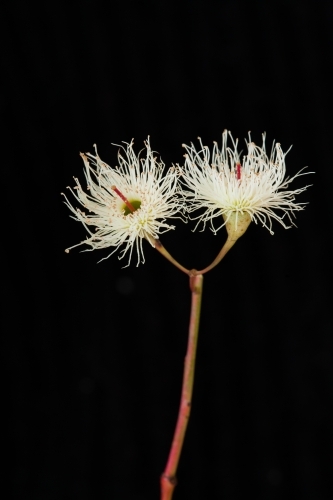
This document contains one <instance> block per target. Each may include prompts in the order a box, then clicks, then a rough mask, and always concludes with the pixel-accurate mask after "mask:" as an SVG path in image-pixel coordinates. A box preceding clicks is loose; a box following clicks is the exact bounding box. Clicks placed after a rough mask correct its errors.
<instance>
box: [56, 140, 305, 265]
mask: <svg viewBox="0 0 333 500" xmlns="http://www.w3.org/2000/svg"><path fill="white" fill-rule="evenodd" d="M199 141H200V149H199V150H198V151H197V150H196V148H195V146H194V145H193V144H192V143H191V145H190V146H187V145H183V147H184V148H185V150H186V154H185V162H184V165H183V166H179V165H177V166H172V167H171V168H170V169H169V170H168V171H167V172H166V173H165V174H164V167H165V165H164V163H163V162H162V161H158V160H157V158H156V157H154V152H153V151H152V150H151V147H150V142H149V138H148V139H147V141H145V143H144V144H145V148H144V149H143V150H142V151H141V152H140V153H139V155H138V156H136V155H135V153H134V151H133V141H132V142H131V143H130V144H128V143H124V144H125V146H121V149H120V150H119V152H118V161H119V165H118V166H117V167H115V168H111V167H110V166H109V165H107V164H106V163H104V162H103V161H102V160H101V159H100V157H99V156H98V154H97V151H96V150H95V153H96V154H95V155H92V154H90V153H88V154H87V155H85V154H81V156H82V158H83V161H84V167H85V178H86V182H87V189H86V191H85V190H83V189H82V187H81V184H80V183H79V181H78V179H75V182H76V186H75V187H74V189H72V188H68V189H69V190H70V191H71V193H72V194H73V195H74V197H75V198H76V201H77V202H79V203H80V205H81V206H82V207H83V209H79V208H74V207H73V205H72V204H71V203H70V201H69V200H68V198H67V197H66V196H65V198H66V201H65V203H66V205H67V206H68V207H69V209H70V210H71V211H72V213H73V214H74V216H73V218H74V219H75V220H77V221H80V222H82V224H83V225H84V227H85V228H86V230H87V232H88V235H89V236H88V237H87V238H86V240H84V241H82V242H81V243H78V244H77V245H74V246H72V247H70V248H68V249H66V252H69V250H70V249H71V248H74V247H76V246H79V245H82V244H87V245H90V247H91V248H89V249H88V250H90V251H91V250H95V249H100V248H108V247H111V248H112V252H111V253H110V254H108V255H107V256H106V257H104V258H108V257H109V256H110V255H112V254H113V253H114V252H117V251H118V250H119V249H120V247H122V250H121V253H120V256H119V258H120V259H122V258H124V257H125V256H126V255H128V265H129V263H130V261H131V258H132V253H133V248H134V247H135V248H136V252H137V259H138V260H137V265H139V263H140V261H141V262H144V254H143V247H142V241H143V240H144V239H146V240H148V242H150V244H151V245H152V246H156V245H157V244H158V238H159V234H161V233H164V232H166V231H169V230H170V229H174V226H172V225H170V224H169V223H168V222H167V220H168V219H172V218H181V219H183V220H186V215H187V213H188V214H191V213H192V212H196V211H197V210H199V215H196V216H194V217H193V218H194V219H197V225H196V227H197V226H198V225H199V223H201V222H202V223H203V229H204V228H205V227H206V224H207V222H209V223H210V225H211V229H212V231H213V232H214V233H216V232H217V231H218V230H219V229H220V228H221V227H223V226H224V225H226V227H227V230H228V233H229V236H230V231H231V232H232V231H236V233H237V226H239V227H240V228H241V232H243V231H244V230H245V229H246V228H247V227H248V224H249V223H250V222H251V220H254V222H255V223H257V222H258V221H259V222H260V223H261V224H262V225H263V226H264V227H266V228H267V229H268V230H269V232H270V233H271V234H273V232H272V219H275V220H277V221H278V222H280V223H281V224H282V226H283V227H284V228H286V229H287V228H289V227H290V225H289V226H288V225H287V224H286V223H285V221H284V218H285V216H287V219H288V223H289V222H290V223H291V224H292V225H294V224H293V222H292V218H291V216H292V215H294V214H293V212H294V211H298V210H302V209H303V208H304V203H295V201H294V200H295V195H297V194H299V193H301V192H303V191H304V190H305V189H307V188H308V187H309V186H305V187H303V188H300V189H296V190H294V191H290V190H288V189H287V188H288V186H289V183H290V182H292V181H293V180H294V179H295V178H296V177H299V176H301V175H304V174H305V173H304V172H303V170H304V169H302V170H301V171H300V172H298V173H297V174H296V175H295V176H293V177H292V178H285V173H286V166H285V156H286V154H287V153H288V151H289V150H288V151H287V152H286V153H283V151H282V149H281V146H280V144H276V143H273V146H272V152H271V155H270V157H268V156H267V153H266V147H265V134H263V142H262V146H261V147H259V146H256V145H255V144H254V143H253V142H251V136H250V134H249V141H248V142H246V145H247V154H245V155H244V156H243V157H242V158H241V156H240V153H239V152H238V140H236V141H235V140H234V139H233V137H232V135H231V133H230V132H228V131H227V130H225V131H224V132H223V134H222V148H221V149H219V147H218V145H217V143H214V146H213V150H212V153H210V150H209V148H208V147H207V146H204V145H203V144H202V142H201V140H200V139H199ZM228 141H230V146H229V145H228ZM276 210H277V211H278V212H276ZM215 220H217V221H218V222H217V227H216V226H215V225H214V221H215ZM237 237H238V236H237ZM102 260H104V259H102Z"/></svg>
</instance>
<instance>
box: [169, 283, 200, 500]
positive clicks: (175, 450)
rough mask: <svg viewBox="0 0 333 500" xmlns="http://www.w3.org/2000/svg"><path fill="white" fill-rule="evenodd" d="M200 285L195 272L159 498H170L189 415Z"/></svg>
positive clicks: (197, 327) (191, 285) (191, 286)
mask: <svg viewBox="0 0 333 500" xmlns="http://www.w3.org/2000/svg"><path fill="white" fill-rule="evenodd" d="M202 285H203V276H202V274H196V275H192V276H190V288H191V291H192V303H191V315H190V324H189V336H188V344H187V352H186V357H185V366H184V374H183V386H182V394H181V400H180V406H179V412H178V420H177V425H176V429H175V433H174V436H173V440H172V444H171V449H170V453H169V458H168V462H167V465H166V467H165V470H164V472H163V474H162V476H161V500H171V499H172V494H173V491H174V489H175V486H176V484H177V479H176V472H177V467H178V462H179V458H180V453H181V451H182V447H183V442H184V437H185V433H186V428H187V424H188V420H189V417H190V411H191V403H192V392H193V380H194V368H195V356H196V350H197V342H198V332H199V320H200V310H201V297H202Z"/></svg>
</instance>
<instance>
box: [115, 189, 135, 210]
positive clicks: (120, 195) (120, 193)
mask: <svg viewBox="0 0 333 500" xmlns="http://www.w3.org/2000/svg"><path fill="white" fill-rule="evenodd" d="M111 189H112V190H113V191H115V192H116V193H117V195H118V196H119V198H121V199H122V200H123V202H124V203H125V205H126V206H127V207H128V209H129V210H130V211H131V212H132V214H133V213H134V212H135V208H134V207H133V205H132V203H131V202H130V201H128V199H127V198H126V197H125V196H124V195H123V193H122V192H121V191H119V189H118V188H116V186H111Z"/></svg>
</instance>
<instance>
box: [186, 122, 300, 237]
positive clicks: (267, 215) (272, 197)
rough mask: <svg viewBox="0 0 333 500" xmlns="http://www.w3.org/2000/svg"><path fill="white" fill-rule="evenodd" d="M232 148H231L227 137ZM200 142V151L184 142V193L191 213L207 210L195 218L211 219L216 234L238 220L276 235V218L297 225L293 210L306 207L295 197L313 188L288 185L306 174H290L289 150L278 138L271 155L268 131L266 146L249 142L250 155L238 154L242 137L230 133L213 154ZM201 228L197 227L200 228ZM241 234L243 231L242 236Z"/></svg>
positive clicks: (215, 146)
mask: <svg viewBox="0 0 333 500" xmlns="http://www.w3.org/2000/svg"><path fill="white" fill-rule="evenodd" d="M229 137H230V139H231V147H229V146H228V138H229ZM199 141H200V149H199V150H198V151H197V150H196V148H195V146H194V145H193V143H191V145H190V146H187V145H185V144H183V147H184V148H185V149H186V153H187V154H186V155H185V165H184V169H183V183H184V184H185V186H187V187H188V188H190V191H187V190H186V191H184V193H185V196H186V198H187V199H188V201H189V208H188V210H189V212H193V211H195V210H198V209H203V212H202V213H201V214H200V215H198V216H197V217H194V218H195V219H198V223H197V225H198V224H199V223H200V222H203V225H204V227H203V228H205V225H206V223H207V222H210V223H211V228H212V230H213V232H214V233H216V231H218V230H219V229H220V228H221V227H223V226H224V225H226V227H227V230H228V233H229V234H230V232H229V229H230V225H232V226H233V228H236V230H237V226H238V224H243V225H245V226H246V227H245V229H244V230H246V228H247V226H248V224H249V223H250V222H251V220H254V221H255V223H257V222H258V221H259V222H261V223H262V225H263V226H264V227H266V228H267V229H268V230H269V232H270V233H271V234H274V233H273V231H272V219H275V220H277V221H278V222H279V223H280V224H282V226H283V227H284V228H286V229H287V228H289V227H291V226H290V225H288V224H286V221H285V216H287V219H288V221H287V222H288V223H289V222H290V224H291V225H295V224H294V222H293V220H292V217H291V216H292V215H294V212H296V211H299V210H303V208H304V205H305V203H296V202H295V195H298V194H300V193H302V192H303V191H305V190H306V189H307V188H308V187H309V186H305V187H302V188H300V189H295V190H293V191H292V190H289V189H288V186H289V184H290V183H291V182H292V181H293V180H294V179H296V178H297V177H300V176H302V175H305V174H306V172H303V170H304V169H302V170H300V171H299V172H298V173H297V174H296V175H294V176H293V177H291V178H289V177H285V175H286V164H285V157H286V154H287V153H288V151H289V150H290V148H289V150H288V151H287V152H286V153H284V152H283V151H282V148H281V146H280V144H278V143H275V142H273V146H272V151H271V155H270V157H268V155H267V153H266V146H265V134H263V135H262V146H261V147H259V146H257V145H256V144H254V143H253V142H252V141H251V135H250V133H249V141H248V142H246V146H247V153H246V154H244V156H243V157H242V158H241V153H238V139H237V140H236V141H234V139H233V137H232V135H231V133H230V132H228V131H227V130H225V131H224V132H223V134H222V149H221V150H220V149H219V148H218V145H217V143H216V142H214V146H213V151H212V154H211V153H210V151H209V148H208V147H207V146H204V145H203V144H202V141H201V139H200V138H199ZM221 215H222V217H223V220H222V223H221V224H219V225H218V227H217V228H216V227H215V226H214V224H213V219H215V218H216V217H221ZM196 227H197V226H196ZM238 237H239V235H238Z"/></svg>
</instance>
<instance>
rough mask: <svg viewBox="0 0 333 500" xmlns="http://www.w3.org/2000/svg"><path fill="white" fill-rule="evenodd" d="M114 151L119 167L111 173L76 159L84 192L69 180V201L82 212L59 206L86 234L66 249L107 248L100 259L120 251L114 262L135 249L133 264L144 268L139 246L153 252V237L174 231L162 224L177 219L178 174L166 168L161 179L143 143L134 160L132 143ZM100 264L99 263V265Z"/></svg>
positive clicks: (94, 161)
mask: <svg viewBox="0 0 333 500" xmlns="http://www.w3.org/2000/svg"><path fill="white" fill-rule="evenodd" d="M124 144H125V146H120V148H121V149H120V150H119V152H118V162H119V166H117V167H115V168H111V167H110V166H109V165H107V164H106V163H104V162H103V161H102V160H101V159H100V157H99V156H98V154H97V150H96V146H95V153H96V154H95V155H92V154H90V153H88V154H87V155H85V154H81V156H82V159H83V161H84V167H85V178H86V182H87V189H86V191H85V190H84V189H83V188H82V187H81V184H80V182H79V180H78V179H76V178H75V182H76V186H75V187H74V189H72V188H70V187H68V189H69V190H70V191H71V193H72V195H74V197H75V199H76V201H77V202H79V204H80V205H81V206H82V207H83V208H82V209H80V208H74V207H73V205H72V204H71V202H70V201H69V200H68V198H67V197H66V196H65V195H64V196H65V198H66V201H65V204H66V205H67V206H68V208H69V209H70V210H71V211H72V213H73V214H74V216H72V217H73V219H75V220H77V221H79V222H82V224H83V225H84V227H85V228H86V230H87V232H88V237H87V238H86V240H84V241H82V242H81V243H78V244H77V245H73V246H72V247H70V248H68V249H66V252H69V250H70V249H71V248H74V247H76V246H79V245H82V244H87V245H89V246H90V247H91V248H90V249H87V250H90V251H92V250H95V249H99V248H108V247H112V248H113V250H112V252H111V253H110V254H109V255H107V256H106V257H104V258H105V259H106V258H108V257H109V256H110V255H112V254H113V253H114V252H116V251H117V250H118V249H119V248H120V247H122V246H123V249H122V250H121V253H120V256H119V258H120V259H122V258H123V257H124V256H125V255H126V254H127V253H128V254H129V259H128V265H129V263H130V260H131V257H132V252H133V247H134V246H135V247H136V251H137V256H138V263H137V265H139V263H140V261H141V262H144V254H143V248H142V240H143V239H147V240H148V241H149V242H150V244H151V245H152V246H155V244H156V240H158V235H159V234H161V233H163V232H166V231H169V230H170V229H174V226H172V225H169V224H168V223H167V222H166V219H168V218H176V217H177V216H176V214H177V213H179V215H178V217H181V213H182V211H183V199H182V197H181V196H178V193H179V192H180V190H179V187H178V175H179V174H178V171H177V169H176V168H174V167H172V168H170V169H169V170H168V172H167V173H166V174H165V175H164V163H163V162H162V161H157V159H156V158H155V157H154V155H153V151H152V150H151V147H150V143H149V138H148V140H147V141H146V142H145V150H143V151H145V154H144V155H143V157H140V154H139V155H138V156H136V155H135V153H134V151H133V141H132V142H131V143H130V144H128V143H124ZM101 260H104V259H101Z"/></svg>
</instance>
